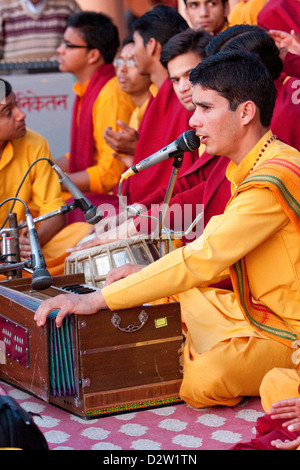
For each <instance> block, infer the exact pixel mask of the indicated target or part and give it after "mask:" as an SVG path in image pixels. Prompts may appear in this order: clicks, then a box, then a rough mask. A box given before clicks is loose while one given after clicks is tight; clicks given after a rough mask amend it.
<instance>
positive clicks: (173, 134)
mask: <svg viewBox="0 0 300 470" xmlns="http://www.w3.org/2000/svg"><path fill="white" fill-rule="evenodd" d="M192 114H193V113H192V112H189V111H187V110H186V109H185V108H184V107H183V106H182V105H181V104H180V102H179V100H178V98H177V96H176V95H175V93H174V90H173V85H172V82H171V80H169V78H167V79H166V80H165V82H164V83H163V85H162V86H161V87H160V89H159V91H158V93H157V95H156V97H155V98H153V97H152V98H151V99H150V101H149V104H148V107H147V109H146V112H145V114H144V116H143V119H142V121H141V124H140V127H139V134H140V137H139V140H138V144H137V147H136V151H135V155H134V163H133V164H134V165H135V164H136V163H138V162H139V161H141V160H143V159H144V158H147V157H149V156H150V155H152V154H153V153H155V152H157V151H158V150H160V149H162V148H164V147H165V146H166V145H168V144H170V143H171V142H173V141H174V140H176V139H177V138H178V137H179V136H180V135H181V134H182V133H183V132H185V131H187V130H188V129H189V128H190V127H189V119H190V118H191V116H192ZM197 158H198V150H197V151H195V152H190V153H185V154H184V159H183V165H182V168H181V169H180V172H179V174H182V173H183V172H184V171H186V170H187V169H188V168H190V166H191V165H192V164H193V162H194V161H195V160H196V159H197ZM172 163H173V161H172V160H165V161H163V162H161V163H158V164H156V165H153V166H152V167H150V168H147V169H146V170H143V171H141V172H139V173H137V174H135V175H134V176H131V177H130V178H129V179H128V180H125V181H124V182H123V183H122V188H121V192H122V195H124V196H127V203H129V204H133V203H134V202H137V201H141V200H142V199H144V197H146V196H149V195H151V194H152V192H153V191H155V190H156V189H157V188H158V187H159V186H167V185H168V183H169V180H170V177H171V173H172V168H173V167H172Z"/></svg>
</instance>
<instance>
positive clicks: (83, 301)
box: [34, 290, 107, 327]
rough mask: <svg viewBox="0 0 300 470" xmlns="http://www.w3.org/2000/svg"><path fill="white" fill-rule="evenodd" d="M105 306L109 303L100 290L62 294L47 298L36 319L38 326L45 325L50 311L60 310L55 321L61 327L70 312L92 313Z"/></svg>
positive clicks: (37, 312)
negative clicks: (78, 293) (87, 292)
mask: <svg viewBox="0 0 300 470" xmlns="http://www.w3.org/2000/svg"><path fill="white" fill-rule="evenodd" d="M105 308H107V304H106V302H105V300H104V298H103V295H102V293H101V291H100V290H98V291H95V292H92V293H91V294H82V295H77V294H61V295H57V296H56V297H51V298H49V299H47V300H45V301H44V302H43V303H42V304H41V305H40V306H39V307H38V309H37V311H36V312H35V315H34V319H35V321H36V324H37V326H44V325H45V323H46V321H47V317H48V315H49V314H50V312H52V311H54V310H58V312H57V316H56V320H55V323H56V326H57V327H60V326H61V325H62V321H63V319H64V318H65V316H67V315H69V314H75V315H92V314H94V313H96V312H98V310H103V309H105Z"/></svg>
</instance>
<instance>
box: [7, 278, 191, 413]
mask: <svg viewBox="0 0 300 470" xmlns="http://www.w3.org/2000/svg"><path fill="white" fill-rule="evenodd" d="M94 290H97V287H91V286H86V285H84V275H83V274H75V275H70V276H68V275H65V276H59V277H54V278H53V285H52V286H51V287H50V288H48V289H46V290H44V291H39V292H38V291H35V290H32V289H31V280H30V278H22V279H14V280H11V281H3V282H0V345H1V344H2V345H4V349H5V361H2V362H4V364H0V379H1V380H3V381H6V382H8V383H10V384H12V385H15V386H17V387H19V388H21V389H23V390H26V391H28V392H30V393H32V394H34V395H36V396H38V397H39V398H41V399H42V400H44V401H46V402H48V403H53V404H55V405H58V406H60V407H62V408H64V409H65V410H67V411H69V412H72V413H74V414H77V415H79V416H81V417H84V418H93V417H95V418H96V417H97V418H98V417H101V416H107V415H109V414H116V413H124V412H126V411H132V410H135V411H137V410H140V409H145V408H151V407H158V406H164V405H171V404H175V403H179V402H180V401H181V400H180V398H179V395H178V394H179V387H180V384H181V380H182V373H181V367H180V351H181V346H182V342H183V335H182V330H181V319H180V308H179V304H178V303H166V304H160V305H142V306H140V307H135V308H130V309H127V310H120V311H115V312H112V311H110V310H103V311H99V312H97V313H96V314H94V315H69V316H67V317H66V318H65V319H64V323H63V326H62V327H60V328H57V327H56V326H55V316H56V312H51V314H50V315H49V317H48V319H47V323H46V325H45V326H44V327H38V326H37V325H36V322H35V320H34V312H35V311H36V309H37V307H38V306H39V305H40V303H41V302H42V301H43V300H45V299H46V298H49V297H53V296H56V295H58V294H61V293H66V291H68V292H70V291H71V292H77V293H79V294H80V293H86V292H87V291H94Z"/></svg>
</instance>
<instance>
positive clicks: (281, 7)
mask: <svg viewBox="0 0 300 470" xmlns="http://www.w3.org/2000/svg"><path fill="white" fill-rule="evenodd" d="M299 18H300V1H299V0H269V1H268V2H267V3H266V4H265V5H264V7H263V8H262V10H261V11H260V13H259V14H258V16H257V25H258V26H260V27H262V28H265V29H279V30H280V31H286V32H288V33H290V31H291V29H294V30H295V31H296V33H300V24H299Z"/></svg>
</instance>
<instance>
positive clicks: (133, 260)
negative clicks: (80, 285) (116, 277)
mask: <svg viewBox="0 0 300 470" xmlns="http://www.w3.org/2000/svg"><path fill="white" fill-rule="evenodd" d="M158 258H159V249H158V247H157V246H156V244H155V242H153V241H152V240H150V239H149V238H145V237H133V238H129V239H126V240H118V241H115V242H111V243H108V244H106V245H99V246H94V247H92V248H86V249H85V250H81V251H75V252H73V253H71V255H70V256H68V257H67V258H66V259H65V274H77V273H83V274H84V275H85V281H86V283H87V284H90V285H93V286H96V287H100V288H102V287H104V284H105V279H106V276H107V274H108V273H109V271H111V270H112V269H114V268H117V267H120V266H123V265H124V264H141V265H145V266H146V265H148V264H150V263H152V262H153V261H156V260H157V259H158Z"/></svg>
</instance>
